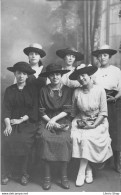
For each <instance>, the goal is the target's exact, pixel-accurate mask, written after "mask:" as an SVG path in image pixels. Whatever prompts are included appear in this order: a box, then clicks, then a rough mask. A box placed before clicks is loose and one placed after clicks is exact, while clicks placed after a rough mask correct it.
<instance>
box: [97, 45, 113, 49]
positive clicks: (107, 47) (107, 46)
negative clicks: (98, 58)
mask: <svg viewBox="0 0 121 195" xmlns="http://www.w3.org/2000/svg"><path fill="white" fill-rule="evenodd" d="M99 49H110V46H109V45H102V46H101V47H100V48H99Z"/></svg>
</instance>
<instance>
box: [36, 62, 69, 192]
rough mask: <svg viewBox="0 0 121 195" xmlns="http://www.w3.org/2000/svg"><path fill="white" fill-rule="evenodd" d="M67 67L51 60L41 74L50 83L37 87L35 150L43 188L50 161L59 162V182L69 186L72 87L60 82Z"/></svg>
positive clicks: (46, 186) (48, 183)
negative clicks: (38, 112)
mask: <svg viewBox="0 0 121 195" xmlns="http://www.w3.org/2000/svg"><path fill="white" fill-rule="evenodd" d="M67 72H68V70H62V67H61V65H57V64H53V63H52V64H50V65H48V66H47V67H46V72H44V73H41V74H40V76H41V77H48V78H49V79H50V84H48V85H46V86H45V87H43V88H42V89H41V90H40V97H39V102H40V126H39V132H38V136H37V144H38V153H39V154H40V157H41V158H42V160H43V161H44V180H43V186H42V187H43V189H44V190H48V189H50V187H51V174H50V171H51V170H50V164H51V163H52V162H60V165H61V169H60V170H61V185H62V187H63V188H65V189H69V182H68V178H67V164H68V162H69V160H70V158H71V138H70V124H71V120H70V112H71V96H72V94H71V89H70V88H68V87H67V86H65V85H63V84H62V82H61V77H62V75H63V74H65V73H67Z"/></svg>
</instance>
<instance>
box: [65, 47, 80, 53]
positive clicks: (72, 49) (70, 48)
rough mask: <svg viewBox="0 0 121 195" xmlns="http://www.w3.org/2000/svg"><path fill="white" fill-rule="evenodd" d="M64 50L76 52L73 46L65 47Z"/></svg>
mask: <svg viewBox="0 0 121 195" xmlns="http://www.w3.org/2000/svg"><path fill="white" fill-rule="evenodd" d="M65 50H70V51H74V52H78V51H77V50H76V49H75V48H74V47H67V48H66V49H65Z"/></svg>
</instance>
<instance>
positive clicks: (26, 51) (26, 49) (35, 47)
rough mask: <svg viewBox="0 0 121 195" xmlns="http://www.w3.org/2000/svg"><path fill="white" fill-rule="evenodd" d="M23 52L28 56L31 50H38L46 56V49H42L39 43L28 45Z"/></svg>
mask: <svg viewBox="0 0 121 195" xmlns="http://www.w3.org/2000/svg"><path fill="white" fill-rule="evenodd" d="M23 52H24V53H25V54H26V55H27V56H28V55H29V53H30V52H36V53H38V54H39V55H40V56H41V58H43V57H44V56H46V53H45V51H44V50H43V49H42V46H41V45H40V44H38V43H32V44H31V45H29V47H26V48H25V49H24V50H23Z"/></svg>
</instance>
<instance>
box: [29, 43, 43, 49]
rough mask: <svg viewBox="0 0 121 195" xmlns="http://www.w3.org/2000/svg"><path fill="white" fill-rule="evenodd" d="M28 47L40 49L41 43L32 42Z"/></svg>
mask: <svg viewBox="0 0 121 195" xmlns="http://www.w3.org/2000/svg"><path fill="white" fill-rule="evenodd" d="M29 47H34V48H38V49H42V45H40V44H38V43H32V44H30V45H29Z"/></svg>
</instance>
